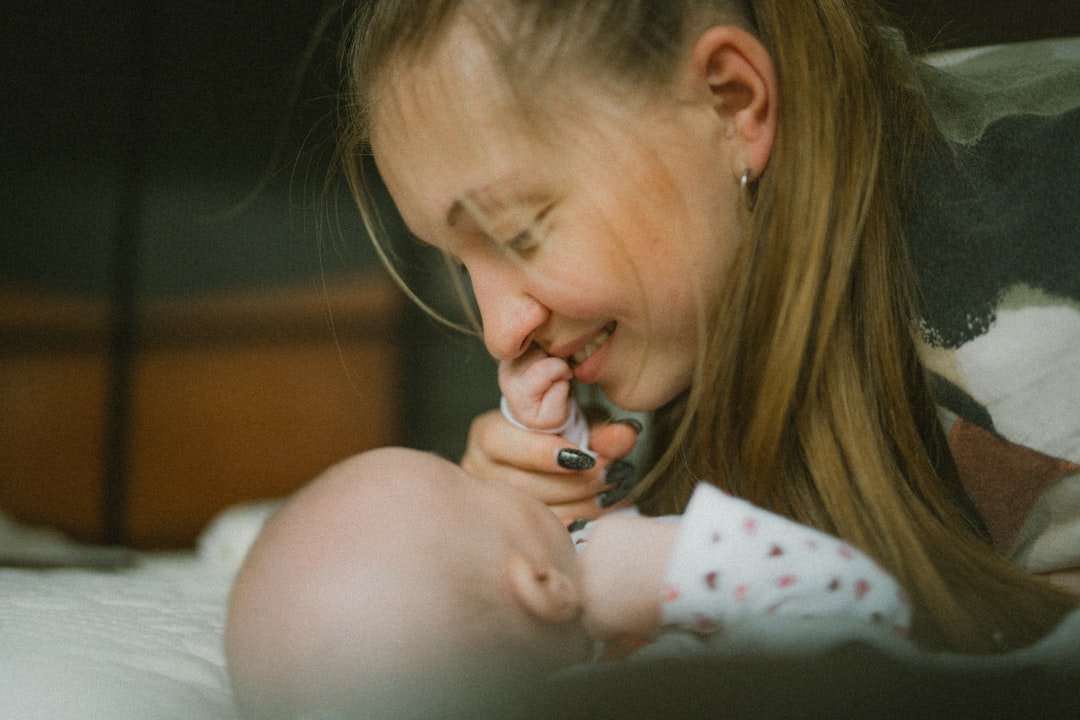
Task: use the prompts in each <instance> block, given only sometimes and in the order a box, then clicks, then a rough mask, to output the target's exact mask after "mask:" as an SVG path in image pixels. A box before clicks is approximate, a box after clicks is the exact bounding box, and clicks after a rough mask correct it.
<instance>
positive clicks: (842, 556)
mask: <svg viewBox="0 0 1080 720" xmlns="http://www.w3.org/2000/svg"><path fill="white" fill-rule="evenodd" d="M666 579H667V586H666V588H665V591H666V596H665V600H664V603H663V606H662V614H661V622H662V625H663V627H664V628H665V629H668V630H670V629H681V630H687V631H691V632H693V633H695V634H696V635H698V636H699V637H700V636H702V635H708V636H716V638H717V641H720V640H721V639H722V636H723V635H724V634H725V633H726V632H728V631H730V630H733V629H738V627H739V626H740V625H748V624H752V625H753V626H754V628H755V631H757V630H759V629H765V630H766V631H767V629H768V628H769V626H770V622H767V621H766V620H767V619H768V618H770V617H772V616H783V622H779V623H775V625H776V626H777V627H782V628H788V629H790V628H791V626H792V622H791V621H792V620H795V619H799V620H800V621H801V620H808V621H810V622H811V623H815V624H816V625H818V626H819V627H817V628H815V629H813V630H812V632H814V633H819V634H820V633H822V632H824V633H826V634H828V633H830V632H834V631H833V630H830V629H829V628H836V631H835V632H846V630H841V629H842V628H851V627H852V622H851V621H852V620H855V621H857V622H856V623H855V624H856V625H865V624H870V625H872V626H875V628H880V629H883V630H886V631H888V632H890V633H895V634H898V635H906V634H907V632H908V629H909V626H910V622H911V608H910V603H909V601H908V599H907V597H906V596H905V594H904V592H903V591H902V589H901V588H900V586H899V584H898V583H897V582H896V581H895V580H894V579H893V578H892V577H891V576H890V575H888V574H887V573H885V572H884V571H883V570H882V569H881V568H880V567H878V565H877V564H875V563H874V561H872V560H871V559H870V558H869V557H867V556H866V555H865V554H863V553H862V552H860V551H858V550H856V549H855V548H853V547H851V546H850V545H847V544H846V543H844V542H842V541H840V540H839V539H837V538H835V537H831V536H829V535H826V534H824V533H822V532H819V531H817V530H814V529H813V528H810V527H807V526H804V525H800V524H798V523H796V522H793V521H791V520H789V519H787V518H784V517H781V516H779V515H777V514H775V513H771V512H768V511H766V510H763V509H761V508H759V507H756V506H754V505H751V504H750V503H748V502H746V501H744V500H740V499H738V498H735V497H732V496H730V495H728V494H726V493H724V492H722V491H720V490H719V489H717V488H715V487H713V486H710V485H706V484H704V483H702V484H699V485H698V488H697V489H696V490H695V492H694V495H693V497H692V498H691V500H690V504H689V505H688V507H687V510H686V513H685V514H684V516H683V520H682V524H681V527H680V529H679V534H678V537H677V539H676V544H675V550H674V552H673V554H672V557H671V560H670V562H669V565H668V570H667V575H666ZM776 619H777V620H779V619H780V618H779V617H778V618H776ZM798 624H799V625H804V624H805V623H802V622H800V623H798ZM785 632H786V631H785Z"/></svg>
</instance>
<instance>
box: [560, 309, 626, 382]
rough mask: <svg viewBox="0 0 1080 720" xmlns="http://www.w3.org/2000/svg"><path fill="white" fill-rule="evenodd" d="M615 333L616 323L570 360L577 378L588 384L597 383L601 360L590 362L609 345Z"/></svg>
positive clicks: (605, 329) (600, 333)
mask: <svg viewBox="0 0 1080 720" xmlns="http://www.w3.org/2000/svg"><path fill="white" fill-rule="evenodd" d="M614 332H615V323H614V322H611V323H608V324H607V325H605V326H604V328H603V329H602V330H601V331H600V332H598V333H597V334H596V336H595V337H594V338H592V339H591V340H590V341H589V342H588V343H587V344H586V345H585V346H584V347H582V348H581V349H580V350H578V351H577V352H575V353H574V354H573V355H571V356H570V358H568V361H569V363H570V367H571V368H573V370H574V377H575V378H577V379H578V380H579V381H581V382H586V383H592V382H596V380H597V379H598V376H599V367H598V366H599V364H600V360H599V359H597V360H596V361H595V362H591V363H590V362H589V360H590V359H591V358H593V357H595V356H596V353H597V352H598V351H599V350H600V349H601V348H602V347H604V346H605V345H606V344H607V341H608V340H610V339H611V336H612V334H613V333H614Z"/></svg>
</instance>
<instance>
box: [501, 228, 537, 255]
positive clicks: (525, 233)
mask: <svg viewBox="0 0 1080 720" xmlns="http://www.w3.org/2000/svg"><path fill="white" fill-rule="evenodd" d="M533 242H535V238H534V237H533V226H532V225H530V226H529V227H527V228H525V229H524V230H522V231H521V232H519V233H518V234H517V235H515V236H514V237H512V238H510V240H509V242H507V243H506V246H507V247H509V248H510V249H511V250H517V251H521V250H528V249H529V247H530V246H531V245H532V244H533Z"/></svg>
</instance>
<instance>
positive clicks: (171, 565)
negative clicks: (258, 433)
mask: <svg viewBox="0 0 1080 720" xmlns="http://www.w3.org/2000/svg"><path fill="white" fill-rule="evenodd" d="M272 509H273V505H269V504H264V505H255V506H238V507H237V508H233V509H231V510H230V511H227V512H226V513H224V514H223V515H222V516H221V517H219V518H218V519H217V520H216V521H215V522H214V523H211V525H210V526H209V527H208V529H207V531H206V532H205V533H204V535H203V537H202V538H201V539H200V543H199V547H198V550H197V551H195V552H187V553H143V554H139V555H137V556H136V562H135V565H134V566H132V567H130V568H122V569H118V570H113V571H101V570H82V569H59V570H33V569H13V568H3V569H0V720H60V719H72V720H98V719H100V720H128V719H130V720H172V719H173V718H175V719H176V720H181V719H182V720H235V718H236V714H235V711H234V708H233V703H232V696H231V692H230V689H229V682H228V675H227V673H226V669H225V657H224V649H223V646H222V631H223V628H224V622H225V606H226V601H227V598H228V593H229V588H230V586H231V584H232V579H233V577H234V575H235V571H236V569H237V568H238V567H239V563H240V561H241V559H242V558H243V554H244V552H245V551H246V549H247V547H248V546H249V545H250V542H251V541H252V539H253V538H254V536H255V534H256V533H257V531H258V528H259V527H260V525H261V522H262V520H263V519H264V518H265V517H266V515H267V514H268V513H269V512H270V511H272ZM72 547H73V544H72V543H70V542H69V541H67V540H65V539H64V538H62V537H60V536H58V535H56V534H55V533H49V532H42V531H37V530H33V529H26V528H24V527H21V526H18V525H17V524H15V523H12V522H10V521H6V520H4V519H3V518H2V517H0V550H4V551H6V552H8V553H12V552H19V551H25V550H26V549H28V548H31V549H34V550H43V549H44V550H47V551H56V550H59V551H66V550H70V549H71V548H72Z"/></svg>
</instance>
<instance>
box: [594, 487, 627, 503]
mask: <svg viewBox="0 0 1080 720" xmlns="http://www.w3.org/2000/svg"><path fill="white" fill-rule="evenodd" d="M633 489H634V486H633V485H628V486H626V487H615V488H612V489H611V490H608V491H607V492H602V493H600V494H599V495H598V496H597V497H598V498H599V499H600V507H604V508H608V507H611V506H612V505H614V504H615V503H617V502H620V501H622V500H624V499H625V498H626V496H627V495H629V494H630V491H631V490H633Z"/></svg>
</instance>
